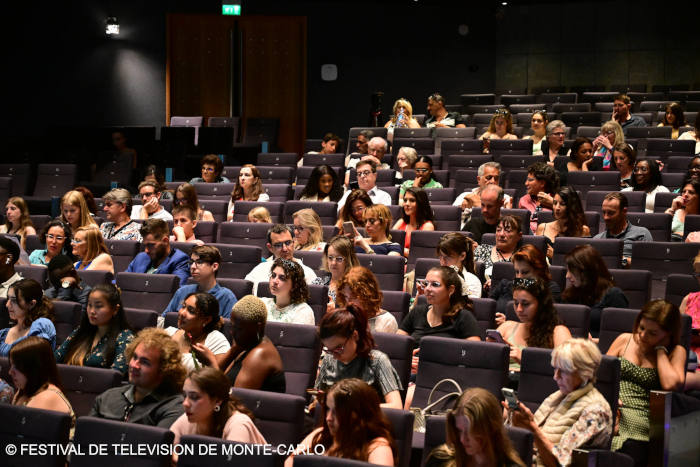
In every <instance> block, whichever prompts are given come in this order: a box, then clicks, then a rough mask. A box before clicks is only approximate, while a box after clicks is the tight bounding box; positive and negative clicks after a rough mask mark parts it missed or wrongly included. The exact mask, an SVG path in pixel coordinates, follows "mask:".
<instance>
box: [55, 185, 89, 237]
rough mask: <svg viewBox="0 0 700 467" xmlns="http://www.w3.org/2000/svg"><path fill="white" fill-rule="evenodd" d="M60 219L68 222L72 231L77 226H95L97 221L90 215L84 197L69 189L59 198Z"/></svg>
mask: <svg viewBox="0 0 700 467" xmlns="http://www.w3.org/2000/svg"><path fill="white" fill-rule="evenodd" d="M61 220H62V221H63V222H65V223H67V224H70V227H71V229H72V230H73V232H76V231H77V230H78V228H80V227H85V226H89V225H94V226H97V223H96V222H95V220H94V219H93V218H92V216H91V215H90V209H88V206H87V203H86V202H85V197H84V196H83V194H82V193H81V192H79V191H75V190H72V191H69V192H67V193H66V194H65V195H63V197H62V198H61Z"/></svg>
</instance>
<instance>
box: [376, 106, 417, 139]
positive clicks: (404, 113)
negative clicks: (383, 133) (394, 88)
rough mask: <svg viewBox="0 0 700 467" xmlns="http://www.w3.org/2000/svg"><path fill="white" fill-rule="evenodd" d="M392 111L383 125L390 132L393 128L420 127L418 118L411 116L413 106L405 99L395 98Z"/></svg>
mask: <svg viewBox="0 0 700 467" xmlns="http://www.w3.org/2000/svg"><path fill="white" fill-rule="evenodd" d="M392 111H393V115H392V116H391V118H390V119H389V121H388V122H386V125H384V128H389V129H390V133H393V129H394V128H420V124H419V123H418V120H416V119H415V118H413V106H412V105H411V103H410V102H408V101H407V100H406V99H404V98H401V99H397V100H396V102H394V107H393V109H392Z"/></svg>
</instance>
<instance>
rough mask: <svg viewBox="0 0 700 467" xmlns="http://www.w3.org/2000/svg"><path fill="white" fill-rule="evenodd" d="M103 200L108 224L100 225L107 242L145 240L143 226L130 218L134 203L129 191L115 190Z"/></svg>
mask: <svg viewBox="0 0 700 467" xmlns="http://www.w3.org/2000/svg"><path fill="white" fill-rule="evenodd" d="M148 190H150V187H149V188H148ZM144 191H146V189H144ZM102 200H103V201H104V204H105V205H104V208H103V209H102V210H103V211H104V213H105V217H106V218H107V222H103V223H102V225H100V233H101V234H102V237H103V238H104V239H105V240H134V241H137V242H140V241H141V240H143V239H142V238H141V232H140V230H141V224H139V223H138V222H136V221H133V220H131V218H130V217H129V213H130V212H131V211H132V209H133V201H132V198H131V193H129V191H128V190H125V189H124V188H114V189H112V190H109V191H108V192H107V193H105V195H104V196H103V197H102Z"/></svg>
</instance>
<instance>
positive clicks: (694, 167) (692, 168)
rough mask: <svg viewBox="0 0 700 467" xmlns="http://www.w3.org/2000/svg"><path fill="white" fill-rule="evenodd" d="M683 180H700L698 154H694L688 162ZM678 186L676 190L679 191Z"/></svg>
mask: <svg viewBox="0 0 700 467" xmlns="http://www.w3.org/2000/svg"><path fill="white" fill-rule="evenodd" d="M684 180H685V181H686V182H687V181H688V180H696V181H700V156H695V157H693V158H692V159H691V161H690V163H689V164H688V172H686V174H685V178H684ZM680 191H681V190H680V188H678V189H676V192H680Z"/></svg>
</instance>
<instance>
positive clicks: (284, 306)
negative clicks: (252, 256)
mask: <svg viewBox="0 0 700 467" xmlns="http://www.w3.org/2000/svg"><path fill="white" fill-rule="evenodd" d="M269 284H270V293H271V294H272V297H262V298H261V300H262V301H263V303H265V306H266V307H267V321H277V322H281V323H294V324H309V325H312V326H313V325H314V324H316V318H315V317H314V311H313V310H312V309H311V307H310V306H309V305H308V303H306V302H307V301H308V300H309V287H308V286H307V285H306V280H304V271H303V270H302V268H301V266H299V264H297V263H296V262H294V261H290V260H288V259H284V258H277V259H276V260H275V262H274V263H273V264H272V270H271V271H270V283H269Z"/></svg>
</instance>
